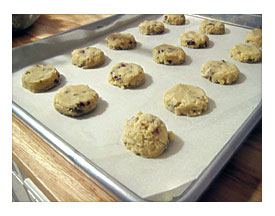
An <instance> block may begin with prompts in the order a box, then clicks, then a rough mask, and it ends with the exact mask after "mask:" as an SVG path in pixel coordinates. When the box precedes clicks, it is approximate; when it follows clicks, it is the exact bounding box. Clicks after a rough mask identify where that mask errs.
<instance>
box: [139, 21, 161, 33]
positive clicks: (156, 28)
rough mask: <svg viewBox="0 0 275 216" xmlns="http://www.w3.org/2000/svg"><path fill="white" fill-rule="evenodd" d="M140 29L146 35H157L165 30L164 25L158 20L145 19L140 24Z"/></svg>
mask: <svg viewBox="0 0 275 216" xmlns="http://www.w3.org/2000/svg"><path fill="white" fill-rule="evenodd" d="M138 27H139V31H140V33H141V34H144V35H155V34H160V33H162V32H164V25H163V23H162V22H160V21H157V20H151V21H147V20H145V21H143V22H142V23H140V24H139V26H138Z"/></svg>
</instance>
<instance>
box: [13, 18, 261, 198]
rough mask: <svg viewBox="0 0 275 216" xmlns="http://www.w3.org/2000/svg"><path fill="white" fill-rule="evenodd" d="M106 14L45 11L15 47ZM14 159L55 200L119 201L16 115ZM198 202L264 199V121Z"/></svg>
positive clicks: (14, 37)
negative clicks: (48, 13)
mask: <svg viewBox="0 0 275 216" xmlns="http://www.w3.org/2000/svg"><path fill="white" fill-rule="evenodd" d="M108 16H110V15H71V14H69V15H41V16H40V17H39V19H38V20H37V21H36V22H35V23H34V25H33V26H32V27H30V28H29V29H27V30H25V31H24V32H22V33H20V34H16V35H13V39H12V47H17V46H20V45H23V44H26V43H30V42H32V41H36V40H39V39H42V38H45V37H48V36H51V35H53V34H57V33H60V32H64V31H66V30H69V29H72V28H76V27H79V26H81V25H84V24H88V23H91V22H94V21H97V20H99V19H103V18H106V17H108ZM12 159H13V161H14V162H15V163H16V164H17V165H18V166H19V167H20V168H21V169H22V170H23V171H24V172H25V173H26V174H27V175H28V177H29V178H30V179H31V180H32V181H33V182H34V183H35V184H36V185H37V186H38V188H40V190H41V191H42V192H43V193H44V194H45V195H46V196H47V197H48V199H49V200H51V201H103V202H104V201H119V200H118V199H117V198H115V197H114V196H112V195H111V194H110V193H108V191H104V190H103V189H102V188H100V186H99V185H98V184H97V183H96V182H94V181H93V179H91V178H90V177H89V176H87V175H86V174H85V173H84V172H82V171H81V170H79V169H78V168H76V167H75V166H74V165H73V164H72V163H71V162H70V161H69V160H67V159H66V157H63V156H62V154H61V153H59V152H57V151H56V150H55V149H53V148H52V147H51V146H50V145H49V144H47V143H46V142H45V141H44V140H43V139H42V138H40V137H39V136H38V135H37V134H35V133H34V132H33V131H32V130H31V129H30V128H28V126H27V125H26V124H25V123H24V122H22V121H21V120H20V119H18V118H17V117H16V116H15V115H13V116H12ZM199 201H203V202H205V201H223V202H225V201H257V202H259V201H260V202H261V201H262V122H261V121H260V122H259V123H258V124H257V126H256V127H255V128H254V130H253V131H252V133H251V134H250V135H249V137H248V138H247V140H246V141H245V142H244V143H243V144H242V146H241V147H240V149H239V150H238V151H237V153H236V154H235V155H234V156H233V157H232V159H231V160H230V161H229V163H228V164H227V165H226V167H225V168H224V169H223V171H222V172H221V173H220V175H219V176H218V177H217V178H216V180H215V181H214V182H213V184H212V185H210V187H209V188H208V190H207V191H206V192H205V193H204V194H203V195H202V197H201V198H200V200H199Z"/></svg>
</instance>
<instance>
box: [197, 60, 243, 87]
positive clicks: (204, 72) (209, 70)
mask: <svg viewBox="0 0 275 216" xmlns="http://www.w3.org/2000/svg"><path fill="white" fill-rule="evenodd" d="M239 73H240V70H239V69H238V67H237V66H236V65H235V64H232V63H230V62H228V61H224V60H220V61H208V62H206V63H205V64H203V65H202V69H201V76H202V77H205V78H207V79H209V80H210V81H211V82H213V83H219V84H221V85H224V84H231V83H233V82H235V81H236V80H237V79H238V76H239Z"/></svg>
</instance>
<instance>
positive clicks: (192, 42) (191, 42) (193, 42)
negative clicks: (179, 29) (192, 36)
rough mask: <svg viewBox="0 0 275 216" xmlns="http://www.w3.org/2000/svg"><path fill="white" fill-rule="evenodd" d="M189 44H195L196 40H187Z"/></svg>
mask: <svg viewBox="0 0 275 216" xmlns="http://www.w3.org/2000/svg"><path fill="white" fill-rule="evenodd" d="M187 45H195V41H192V40H189V41H187Z"/></svg>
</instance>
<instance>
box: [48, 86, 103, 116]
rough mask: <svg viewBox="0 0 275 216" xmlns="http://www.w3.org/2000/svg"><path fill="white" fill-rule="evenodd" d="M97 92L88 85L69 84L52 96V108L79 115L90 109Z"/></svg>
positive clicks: (94, 105)
mask: <svg viewBox="0 0 275 216" xmlns="http://www.w3.org/2000/svg"><path fill="white" fill-rule="evenodd" d="M97 101H98V94H97V93H96V91H95V90H93V89H91V88H89V86H88V85H82V84H80V85H70V86H66V87H64V88H62V89H61V90H60V91H59V92H58V93H57V94H56V95H55V97H54V102H53V105H54V108H55V109H56V110H57V111H58V112H60V113H62V114H64V115H68V116H80V115H84V114H86V113H88V112H90V111H92V110H93V109H94V108H95V107H96V104H97Z"/></svg>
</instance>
